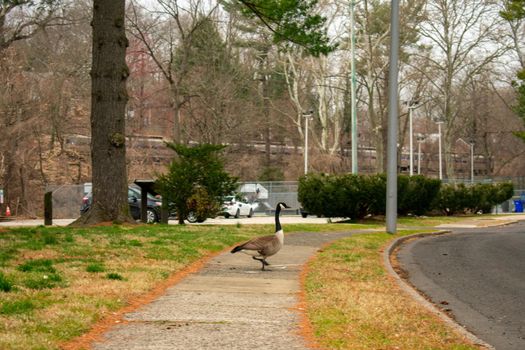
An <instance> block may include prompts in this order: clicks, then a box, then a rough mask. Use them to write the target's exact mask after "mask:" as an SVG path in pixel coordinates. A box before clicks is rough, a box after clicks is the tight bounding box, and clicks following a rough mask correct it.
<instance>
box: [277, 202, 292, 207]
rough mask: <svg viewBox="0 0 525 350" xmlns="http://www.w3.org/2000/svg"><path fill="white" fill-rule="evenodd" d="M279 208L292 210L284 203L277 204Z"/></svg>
mask: <svg viewBox="0 0 525 350" xmlns="http://www.w3.org/2000/svg"><path fill="white" fill-rule="evenodd" d="M277 207H279V209H286V208H291V207H290V206H288V205H286V203H284V202H279V203H277Z"/></svg>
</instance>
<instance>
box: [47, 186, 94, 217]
mask: <svg viewBox="0 0 525 350" xmlns="http://www.w3.org/2000/svg"><path fill="white" fill-rule="evenodd" d="M50 191H51V192H53V196H52V198H53V219H76V218H78V217H79V216H80V206H81V205H82V197H83V196H84V194H85V193H86V192H85V186H84V185H62V186H48V187H47V188H46V192H50Z"/></svg>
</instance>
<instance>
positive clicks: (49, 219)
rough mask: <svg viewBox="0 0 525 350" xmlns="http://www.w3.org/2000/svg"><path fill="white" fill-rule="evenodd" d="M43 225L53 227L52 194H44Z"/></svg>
mask: <svg viewBox="0 0 525 350" xmlns="http://www.w3.org/2000/svg"><path fill="white" fill-rule="evenodd" d="M44 225H46V226H51V225H53V192H46V193H45V194H44Z"/></svg>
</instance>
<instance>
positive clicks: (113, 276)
mask: <svg viewBox="0 0 525 350" xmlns="http://www.w3.org/2000/svg"><path fill="white" fill-rule="evenodd" d="M106 278H107V279H108V280H117V281H122V280H124V277H122V275H120V274H118V273H116V272H110V273H108V274H106Z"/></svg>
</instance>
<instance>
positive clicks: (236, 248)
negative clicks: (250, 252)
mask: <svg viewBox="0 0 525 350" xmlns="http://www.w3.org/2000/svg"><path fill="white" fill-rule="evenodd" d="M241 250H242V246H240V245H238V246H237V247H235V248H233V249H232V251H231V252H230V253H232V254H234V253H237V252H238V251H241Z"/></svg>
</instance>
